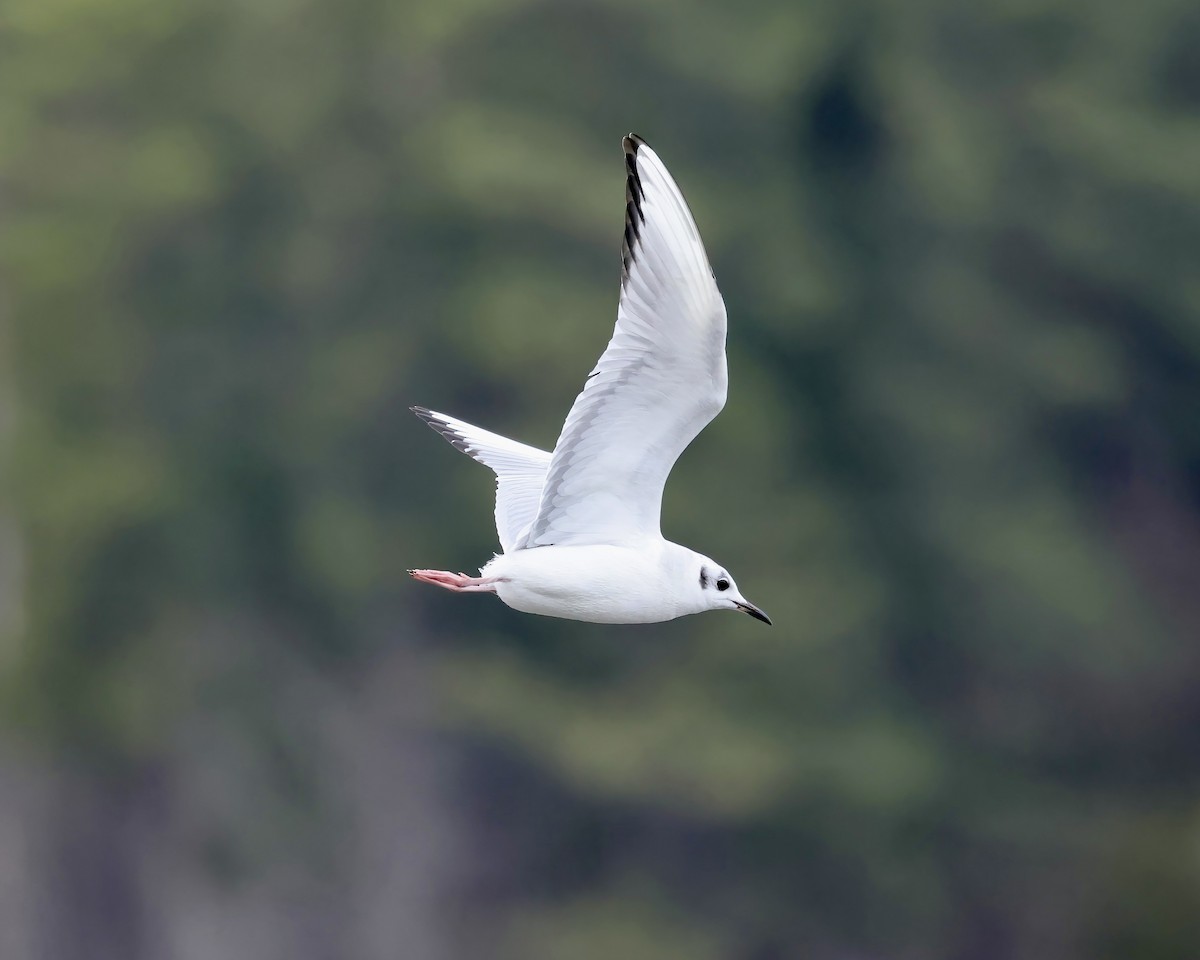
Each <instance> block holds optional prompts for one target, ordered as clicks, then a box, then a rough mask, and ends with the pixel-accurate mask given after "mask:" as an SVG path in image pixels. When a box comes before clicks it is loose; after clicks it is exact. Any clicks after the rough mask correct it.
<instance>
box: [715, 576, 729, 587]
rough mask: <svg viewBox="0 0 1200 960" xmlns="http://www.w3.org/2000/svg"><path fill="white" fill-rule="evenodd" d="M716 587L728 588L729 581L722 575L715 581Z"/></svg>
mask: <svg viewBox="0 0 1200 960" xmlns="http://www.w3.org/2000/svg"><path fill="white" fill-rule="evenodd" d="M717 589H718V590H728V589H729V581H728V580H726V579H725V578H724V577H722V578H721V579H720V580H718V581H717Z"/></svg>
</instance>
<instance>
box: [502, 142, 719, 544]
mask: <svg viewBox="0 0 1200 960" xmlns="http://www.w3.org/2000/svg"><path fill="white" fill-rule="evenodd" d="M624 147H625V168H626V180H625V242H624V245H623V249H622V263H623V269H622V272H621V301H620V306H619V308H618V310H617V325H616V329H615V330H614V331H613V336H612V339H611V340H610V341H609V343H608V348H607V349H606V350H605V351H604V354H603V356H601V357H600V362H599V363H597V364H596V368H595V369H594V370H593V371H592V372H591V374H590V376H589V377H588V380H587V383H586V384H585V385H584V388H583V392H582V393H580V394H579V396H578V397H577V398H576V400H575V404H574V406H572V407H571V412H570V414H569V415H568V416H567V420H566V423H565V424H564V425H563V429H562V433H561V434H560V435H559V438H558V443H557V444H556V445H555V447H554V456H553V459H552V460H551V461H550V467H549V471H548V473H547V474H546V482H545V486H544V488H543V489H542V492H541V500H540V503H539V504H538V509H537V516H536V517H535V519H534V521H533V525H532V526H531V527H530V529H529V533H528V535H527V536H526V537H524V538H523V539H521V540H520V541H518V543H517V546H518V548H525V547H539V546H545V545H548V544H569V543H615V542H622V541H627V540H631V539H637V538H639V537H642V536H647V535H658V533H659V513H660V510H661V507H662V494H663V486H664V485H665V483H666V480H667V475H668V474H669V473H670V472H671V467H672V466H674V464H675V461H676V460H677V459H678V458H679V455H680V454H681V453H682V452H683V450H684V448H686V447H687V445H688V444H689V443H691V442H692V440H693V439H694V438H695V437H696V435H697V434H698V433H699V432H700V431H701V430H702V429H704V427H705V425H706V424H707V423H708V422H709V421H711V420H712V419H713V417H715V416H716V415H717V414H718V413H719V412H720V411H721V408H722V407H723V406H724V405H725V394H726V389H727V376H726V368H725V322H726V321H725V304H724V302H723V301H722V300H721V294H720V291H718V290H717V283H716V280H715V279H714V278H713V272H712V267H710V266H709V263H708V256H707V254H706V253H705V252H704V245H703V243H702V242H701V240H700V233H699V231H698V230H697V229H696V222H695V220H693V219H692V214H691V211H690V210H689V209H688V205H687V201H685V200H684V198H683V194H682V193H681V192H680V190H679V187H678V186H676V184H675V181H674V180H673V179H672V178H671V175H670V174H669V173H668V172H667V168H666V167H665V166H663V163H662V161H661V160H659V159H658V156H657V154H655V153H654V151H653V150H651V149H650V148H649V147H648V146H647V145H646V143H645V142H644V141H643V140H642V139H641V138H640V137H637V136H634V135H633V134H630V135H629V136H628V137H626V138H625V139H624Z"/></svg>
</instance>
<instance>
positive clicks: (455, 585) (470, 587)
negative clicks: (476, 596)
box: [408, 570, 500, 593]
mask: <svg viewBox="0 0 1200 960" xmlns="http://www.w3.org/2000/svg"><path fill="white" fill-rule="evenodd" d="M408 572H409V575H410V576H411V577H412V578H413V579H414V580H420V581H421V582H422V583H434V584H437V585H438V586H439V587H445V588H446V589H447V590H453V591H455V592H456V593H495V592H496V588H495V586H494V584H495V583H496V582H497V580H499V579H500V578H499V577H469V576H467V575H466V574H465V573H451V572H450V571H449V570H409V571H408Z"/></svg>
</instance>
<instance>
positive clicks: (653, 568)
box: [481, 538, 695, 623]
mask: <svg viewBox="0 0 1200 960" xmlns="http://www.w3.org/2000/svg"><path fill="white" fill-rule="evenodd" d="M672 548H674V549H675V550H681V549H682V548H680V547H678V546H677V545H676V544H672V543H669V542H668V541H665V540H662V539H661V538H655V539H649V538H648V539H646V540H644V541H641V542H637V543H631V544H625V545H616V544H581V545H577V546H546V547H535V548H533V549H530V550H517V551H514V552H513V553H506V554H501V555H500V556H497V557H496V558H495V559H493V560H492V561H491V562H490V563H489V564H488V565H487V566H485V567H484V568H483V570H482V571H481V573H482V574H483V576H485V577H498V578H500V579H499V582H498V583H497V584H496V593H497V595H498V596H499V597H500V599H501V600H503V601H504V602H505V603H506V604H508V605H509V606H510V607H512V608H513V609H514V610H520V611H521V612H522V613H537V614H541V615H543V616H547V617H565V618H567V619H570V620H586V621H588V622H590V623H657V622H659V621H662V620H671V619H673V618H675V617H678V616H681V615H682V614H684V613H692V612H695V611H693V610H691V609H690V607H689V608H688V609H684V607H685V606H688V605H687V603H686V600H685V598H684V597H683V596H681V595H679V593H680V592H679V591H678V590H677V589H673V586H672V585H673V584H674V583H676V580H675V578H674V577H671V576H670V572H671V568H672V566H673V565H672V564H671V562H670V561H671V560H672V559H673V557H672V552H673V551H672Z"/></svg>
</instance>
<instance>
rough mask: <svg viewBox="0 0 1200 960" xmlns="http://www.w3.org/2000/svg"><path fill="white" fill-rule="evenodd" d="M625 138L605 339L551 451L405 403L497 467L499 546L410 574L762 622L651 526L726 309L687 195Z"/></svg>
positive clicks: (527, 607)
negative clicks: (618, 255)
mask: <svg viewBox="0 0 1200 960" xmlns="http://www.w3.org/2000/svg"><path fill="white" fill-rule="evenodd" d="M623 145H624V147H625V168H626V180H625V241H624V244H623V247H622V262H623V269H622V272H621V301H620V306H619V308H618V310H617V325H616V329H615V330H614V332H613V336H612V339H611V340H610V341H609V343H608V348H607V349H606V350H605V351H604V354H603V356H601V357H600V362H599V363H597V364H596V368H595V369H594V370H593V371H592V372H591V374H590V375H589V376H588V380H587V383H586V384H585V385H584V388H583V392H581V393H580V394H579V396H578V397H576V399H575V404H574V405H573V406H572V407H571V412H570V414H568V416H567V421H566V423H565V424H563V428H562V433H561V434H560V435H559V438H558V443H557V444H555V446H554V452H553V453H546V452H545V451H542V450H538V449H536V448H535V447H529V446H526V445H525V444H523V443H517V442H516V441H515V440H509V439H507V438H506V437H501V436H499V435H498V434H495V433H489V432H488V431H486V430H482V429H480V428H479V427H475V426H472V425H471V424H469V423H464V422H463V421H461V420H456V419H455V418H454V417H448V416H446V415H445V414H441V413H436V412H434V411H432V410H427V409H425V408H424V407H413V408H412V409H413V412H414V413H416V415H417V416H419V417H420V418H421V419H422V420H424V421H425V422H426V423H427V424H429V426H431V427H432V428H433V429H434V430H436V431H438V433H440V434H441V435H442V436H444V437H445V438H446V439H447V440H449V441H450V442H451V443H452V444H453V445H454V446H455V447H457V448H458V449H459V450H461V451H462V452H463V453H466V454H469V455H470V456H471V457H473V458H474V459H476V460H478V461H479V462H480V463H483V464H485V465H487V466H488V467H490V468H491V469H492V470H493V471H494V472H495V474H496V530H497V532H498V533H499V535H500V546H501V549H502V550H503V553H500V554H498V555H497V556H496V557H495V558H494V559H493V560H492V561H491V562H489V563H488V564H487V565H486V566H485V567H484V568H483V569H482V570H481V571H480V576H478V577H471V576H468V575H467V574H465V573H451V572H449V571H446V570H410V571H409V572H410V573H411V574H412V576H413V577H415V578H416V579H417V580H421V581H423V582H425V583H434V584H437V585H438V586H440V587H445V588H446V589H448V590H456V591H460V592H464V593H495V594H496V595H497V596H499V597H500V599H501V600H503V601H504V602H505V603H506V604H508V605H509V606H510V607H512V608H513V609H515V610H520V611H523V612H525V613H537V614H543V615H545V616H551V617H565V618H566V619H569V620H587V621H591V622H593V623H655V622H658V621H661V620H671V619H673V618H675V617H681V616H684V615H685V614H689V613H702V612H703V611H705V610H741V611H743V612H744V613H748V614H750V615H751V616H752V617H757V618H758V619H759V620H762V621H763V622H765V623H770V622H771V620H770V618H769V617H768V616H767V615H766V614H765V613H763V612H762V610H760V609H759V608H758V607H756V606H755V605H754V604H752V603H750V602H749V601H748V600H747V599H746V598H745V597H743V596H742V595H741V593H740V592H739V591H738V588H737V584H735V583H734V582H733V577H731V576H730V575H729V573H728V571H727V570H726V569H725V568H724V567H722V566H721V565H720V564H719V563H717V562H716V561H715V560H712V559H710V558H709V557H706V556H704V555H703V554H700V553H696V552H695V551H694V550H689V549H688V548H687V547H683V546H680V545H679V544H677V543H672V542H671V541H669V540H666V539H664V538H663V535H662V533H661V531H660V529H659V514H660V512H661V507H662V495H663V486H664V485H665V484H666V480H667V475H668V474H669V473H670V472H671V467H672V466H674V464H675V461H676V460H677V459H678V458H679V455H680V454H681V453H682V452H683V451H684V449H685V448H686V447H687V445H688V444H689V443H691V442H692V440H693V439H695V437H696V435H697V434H698V433H699V432H700V431H701V430H702V429H704V427H705V425H707V424H708V423H709V422H710V421H711V420H712V419H713V417H715V416H716V415H717V414H718V413H720V411H721V408H722V407H723V406H725V396H726V392H727V384H728V379H727V376H726V368H725V325H726V318H725V303H724V301H723V300H722V299H721V293H720V291H719V290H717V283H716V280H715V278H714V277H713V272H712V267H710V266H709V263H708V256H707V254H706V253H705V252H704V244H703V243H702V242H701V240H700V233H699V231H698V230H697V229H696V222H695V220H693V219H692V214H691V211H690V210H689V209H688V205H687V201H685V200H684V198H683V194H682V193H681V192H680V190H679V187H678V186H677V185H676V183H675V181H674V180H673V179H672V177H671V175H670V174H669V173H668V172H667V168H666V167H665V166H664V165H663V162H662V161H661V160H660V159H659V158H658V155H657V154H656V153H655V152H654V151H653V150H651V149H650V147H649V146H647V145H646V142H645V141H644V140H642V138H641V137H638V136H635V135H634V134H630V135H629V136H627V137H625V138H624V141H623Z"/></svg>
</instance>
